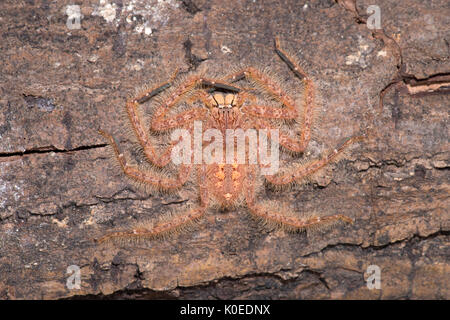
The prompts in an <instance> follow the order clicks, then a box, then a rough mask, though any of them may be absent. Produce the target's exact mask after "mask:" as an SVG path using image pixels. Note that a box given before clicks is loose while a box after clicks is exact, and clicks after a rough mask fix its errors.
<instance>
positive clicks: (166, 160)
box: [100, 41, 361, 242]
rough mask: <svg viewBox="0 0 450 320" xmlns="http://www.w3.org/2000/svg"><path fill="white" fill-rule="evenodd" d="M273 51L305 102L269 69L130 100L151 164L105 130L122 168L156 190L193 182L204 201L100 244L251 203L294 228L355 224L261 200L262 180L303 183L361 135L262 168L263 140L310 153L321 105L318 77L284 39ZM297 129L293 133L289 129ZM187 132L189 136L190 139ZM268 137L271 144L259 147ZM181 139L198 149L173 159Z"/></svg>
mask: <svg viewBox="0 0 450 320" xmlns="http://www.w3.org/2000/svg"><path fill="white" fill-rule="evenodd" d="M275 51H276V53H277V54H278V55H279V57H280V58H281V59H282V60H283V61H284V62H285V63H286V64H287V66H288V67H289V68H290V69H291V70H292V71H293V73H294V74H295V76H296V77H297V78H298V79H299V80H300V81H301V82H302V85H303V99H302V101H301V103H300V104H297V103H296V101H295V100H294V99H293V98H291V97H290V96H289V95H288V94H287V93H286V92H285V91H284V90H283V89H282V88H281V86H280V85H279V84H278V83H277V82H276V81H274V80H273V79H272V78H271V77H269V76H268V75H267V74H266V73H265V72H262V71H260V70H258V69H256V68H253V67H249V68H245V69H243V70H240V71H238V72H235V73H233V74H231V75H230V76H226V77H221V78H220V79H208V78H206V77H204V76H200V75H191V76H189V77H187V78H186V79H184V80H182V81H179V82H178V83H175V82H174V81H173V80H174V78H175V76H174V77H173V78H172V79H171V80H170V81H168V82H167V83H163V84H160V85H158V86H156V87H154V88H152V89H150V90H145V91H144V92H143V93H141V94H139V95H138V97H136V98H133V99H130V100H129V101H128V102H127V103H126V112H127V117H128V119H129V122H130V124H131V128H132V131H133V132H134V134H135V136H136V138H137V140H138V143H139V146H140V148H141V149H142V150H143V153H144V154H145V157H146V161H147V162H148V163H149V164H150V165H151V166H149V167H146V168H143V167H140V166H138V165H130V164H129V163H127V161H126V160H125V158H124V155H123V154H122V153H121V152H120V150H119V148H118V145H117V143H116V142H115V140H114V138H113V137H112V136H111V135H109V134H107V133H105V132H103V131H101V133H102V134H103V135H104V136H105V137H106V139H108V141H109V143H110V145H111V146H112V148H113V150H114V154H115V158H116V159H117V161H118V163H119V164H120V167H121V169H122V171H123V172H124V173H125V175H126V176H128V177H129V178H131V179H132V180H133V181H135V182H137V183H138V184H139V185H141V186H144V187H147V188H150V189H152V190H154V189H156V190H164V191H171V190H177V189H179V188H182V187H183V185H185V184H186V182H187V181H190V180H192V179H194V180H195V181H194V182H195V184H197V186H198V201H199V204H198V206H196V207H193V208H190V209H189V210H187V211H186V212H179V213H177V214H175V215H171V216H170V217H166V218H164V219H161V220H159V221H155V222H150V223H144V224H141V225H139V226H136V227H135V228H133V229H132V230H130V231H115V232H111V233H109V234H107V235H105V236H103V237H102V238H100V242H102V241H106V240H108V239H153V238H158V237H160V236H164V235H167V234H170V233H172V232H174V231H179V230H181V229H184V227H186V226H187V225H189V224H192V223H193V222H195V221H198V220H199V219H200V218H201V217H202V216H203V215H204V214H205V213H206V212H207V209H208V208H210V207H220V208H232V207H236V206H239V205H245V206H246V207H247V208H248V210H249V212H250V213H251V214H252V216H254V217H255V218H257V219H259V220H261V221H262V222H264V223H265V224H269V225H274V226H280V227H283V228H284V229H286V230H289V231H303V230H307V229H308V230H309V229H316V228H320V227H323V226H330V225H333V224H335V223H337V222H352V220H351V219H350V218H348V217H347V216H345V215H343V214H341V213H336V214H331V215H330V214H328V215H326V214H325V215H323V214H320V213H303V214H301V215H299V214H297V213H295V212H292V211H291V210H290V209H289V207H288V206H287V205H282V204H278V203H277V202H275V201H269V200H260V199H259V198H258V197H257V195H258V191H259V189H260V187H261V186H262V185H263V182H264V181H265V182H266V183H268V184H271V185H273V186H275V187H280V186H284V185H289V184H292V183H295V182H299V181H302V180H305V179H307V178H308V177H310V176H311V175H313V174H315V173H317V172H318V171H319V170H320V169H322V168H323V167H324V166H325V165H327V164H328V163H330V162H332V161H335V160H336V159H337V158H338V156H339V155H341V154H343V152H344V151H345V149H346V148H347V147H348V146H350V145H351V144H353V143H355V142H356V141H359V140H360V139H361V137H352V138H349V139H347V140H346V141H345V142H344V143H343V144H341V145H340V146H339V147H337V148H335V149H333V150H330V151H329V152H328V153H326V154H325V155H324V156H323V157H321V158H319V159H316V160H312V161H309V162H304V161H298V160H297V159H295V158H293V159H292V163H291V165H290V167H289V168H288V169H282V170H280V171H278V172H271V173H267V171H265V170H264V169H267V167H268V166H270V163H267V162H264V161H263V155H264V153H263V152H261V150H262V151H264V148H266V149H267V141H265V140H264V139H268V140H270V141H271V142H272V149H271V156H272V157H273V156H274V154H276V155H278V151H281V152H284V153H287V154H291V155H300V154H302V153H304V151H305V149H306V147H307V146H308V143H309V141H310V138H311V128H312V125H313V118H314V117H313V114H314V110H315V109H316V105H315V100H314V97H315V94H314V83H313V81H312V80H311V79H310V78H309V77H308V76H307V74H306V73H305V72H304V71H303V69H302V68H301V67H300V65H299V63H297V62H296V61H295V59H293V58H292V57H291V56H290V55H289V54H288V53H286V52H285V51H284V50H283V49H282V48H281V47H280V44H279V42H278V41H276V50H275ZM242 81H243V82H245V83H246V85H247V86H246V87H244V86H240V82H242ZM248 86H250V87H248ZM169 88H170V89H169ZM166 89H168V91H166ZM163 91H166V93H165V95H164V94H162V92H163ZM255 92H256V93H255ZM257 92H264V95H263V96H265V97H267V96H270V99H269V100H270V101H269V102H266V103H261V102H259V100H258V99H257V98H256V94H257ZM161 95H164V96H163V97H160V100H159V102H158V105H157V106H156V108H155V109H154V112H153V114H152V118H151V121H150V123H149V128H147V126H146V125H145V124H144V123H143V121H142V119H141V116H140V113H139V106H140V105H141V104H144V103H146V102H147V101H149V100H150V99H151V98H153V97H155V96H161ZM287 122H289V123H290V125H289V126H284V125H283V123H287ZM292 124H294V125H292ZM292 128H294V129H293V130H294V132H293V133H294V134H292V133H291V132H289V130H292ZM176 129H179V130H184V131H183V133H184V136H180V137H179V139H175V140H171V141H170V142H168V143H167V144H166V145H165V146H164V147H159V148H157V147H156V146H155V145H156V144H154V143H153V140H154V139H155V137H161V136H162V134H166V136H168V135H170V134H171V133H173V131H174V130H176ZM252 130H253V131H252ZM256 131H258V132H256ZM243 133H244V135H243V140H241V142H242V141H243V143H241V145H239V142H237V141H235V138H236V139H239V138H238V137H239V134H241V138H242V134H243ZM263 133H264V134H263ZM233 134H234V136H233ZM258 134H259V135H258ZM297 134H298V135H297ZM192 135H193V136H194V137H196V136H199V135H200V137H201V139H200V147H199V146H198V141H197V142H196V141H193V142H191V141H190V137H191V136H192ZM229 135H230V136H231V137H232V142H231V143H230V144H229V145H228V147H229V146H230V145H231V149H233V150H232V152H231V153H230V154H231V156H229V148H227V147H226V146H227V144H226V143H223V142H224V140H225V138H224V137H226V138H229ZM187 136H189V138H186V137H187ZM255 137H257V138H255ZM255 139H256V140H255ZM227 141H228V140H227ZM252 141H253V143H252ZM255 141H256V142H255ZM264 141H265V142H264ZM274 141H275V142H276V144H275V149H274V148H273V146H274V144H273V142H274ZM205 142H206V143H205ZM219 142H221V143H222V144H220V143H219ZM263 142H264V143H265V145H264V146H263V147H261V145H262V144H263ZM182 143H187V145H185V147H187V149H189V148H190V147H191V146H193V149H194V151H193V152H188V153H186V150H184V154H185V155H186V154H188V156H187V161H178V162H175V161H173V160H174V159H173V157H174V154H176V153H174V151H175V150H176V148H178V147H179V146H180V145H181V144H182ZM239 146H240V147H241V149H242V146H244V149H243V150H244V151H242V150H241V151H242V152H241V156H242V157H241V158H239V150H238V149H239ZM196 148H197V149H196ZM235 148H236V150H235ZM196 151H197V152H196ZM206 151H208V152H209V153H208V152H206ZM234 151H236V152H234ZM266 151H267V150H266ZM274 151H276V152H274ZM205 155H206V157H205ZM211 159H213V160H211ZM251 159H254V161H251ZM255 159H256V160H255ZM171 160H172V162H174V163H176V164H177V165H176V166H175V168H176V172H175V174H174V176H168V175H167V174H164V173H163V172H164V171H161V170H159V169H160V168H166V167H169V164H170V162H171ZM185 160H186V159H185ZM276 160H277V159H276ZM277 165H278V164H277ZM172 167H173V166H172ZM194 173H195V174H194Z"/></svg>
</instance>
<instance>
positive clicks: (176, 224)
mask: <svg viewBox="0 0 450 320" xmlns="http://www.w3.org/2000/svg"><path fill="white" fill-rule="evenodd" d="M205 211H206V207H199V208H196V209H190V210H189V211H188V213H186V212H184V213H182V214H173V213H170V214H165V215H164V216H163V217H162V218H159V219H158V220H157V221H146V222H142V223H137V224H136V225H135V226H134V227H133V228H132V229H131V230H129V231H116V232H111V233H108V234H106V235H104V236H102V237H101V238H99V239H94V240H95V242H96V243H98V244H102V243H109V242H113V243H118V244H136V243H141V242H145V241H148V240H155V239H166V238H169V237H171V236H173V235H175V234H178V233H180V232H186V231H188V230H190V229H191V228H192V227H193V226H195V224H196V223H198V221H199V220H200V218H201V217H202V216H203V214H204V213H205Z"/></svg>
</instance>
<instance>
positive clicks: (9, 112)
mask: <svg viewBox="0 0 450 320" xmlns="http://www.w3.org/2000/svg"><path fill="white" fill-rule="evenodd" d="M373 2H376V3H375V4H376V5H378V6H379V7H380V9H381V27H382V30H370V29H368V27H367V25H366V23H365V21H366V18H367V14H366V9H367V7H368V6H369V5H371V4H374V3H373ZM69 4H74V3H72V1H58V2H51V1H44V0H42V1H38V0H36V1H19V2H17V1H2V2H1V4H0V9H1V10H0V25H1V31H0V37H1V41H0V48H1V49H0V55H1V60H0V65H1V74H0V90H1V97H0V298H1V299H15V298H19V299H23V298H31V299H38V298H45V299H58V298H69V297H90V298H104V297H107V298H244V299H247V298H248V299H250V298H252V299H253V298H262V299H278V298H288V299H303V298H306V299H330V298H331V299H335V298H336V299H349V298H350V299H351V298H357V299H359V298H368V299H379V298H381V299H417V298H428V299H449V298H450V281H449V280H450V279H449V274H450V265H449V254H450V252H449V230H450V223H449V179H448V178H449V171H448V169H449V143H448V137H449V128H448V117H449V114H448V112H449V96H448V90H449V86H450V59H449V50H450V49H449V42H450V34H449V29H448V26H449V25H450V21H449V17H450V8H449V3H448V1H447V0H436V1H422V0H405V1H385V0H377V1H369V0H367V1H357V3H356V4H355V3H354V1H351V0H342V1H339V2H335V1H331V0H315V1H295V0H292V1H288V0H283V1H260V0H257V1H255V0H253V1H252V0H232V1H220V0H214V1H206V0H194V1H190V0H189V1H184V0H183V1H176V0H168V1H159V0H135V1H128V0H107V1H83V3H82V4H81V2H80V8H81V14H82V18H81V28H80V29H73V30H70V29H68V27H67V25H66V21H67V18H68V16H67V14H66V13H67V12H66V6H67V5H69ZM275 36H280V37H281V38H282V39H283V40H284V41H285V43H286V45H287V46H288V47H289V49H290V50H291V51H292V52H295V53H296V54H297V55H298V56H299V58H300V59H301V60H302V61H304V62H305V65H306V66H307V70H308V72H309V73H310V74H311V75H312V76H313V77H314V78H315V79H316V80H317V88H318V90H319V91H320V94H321V97H322V101H323V103H322V106H321V111H322V121H321V123H320V126H319V127H318V130H317V137H316V138H315V142H313V144H312V145H313V146H314V145H315V146H324V145H325V146H335V145H337V144H338V143H339V141H340V140H341V139H343V138H345V137H348V136H350V135H352V134H354V133H355V132H358V131H360V130H364V129H365V128H367V127H369V128H373V133H372V138H371V139H370V140H369V141H367V142H366V143H364V144H361V145H359V146H358V147H356V148H353V149H352V152H351V154H350V155H349V156H348V157H346V158H345V159H344V160H343V161H341V162H339V163H337V164H333V165H331V166H330V167H329V169H328V171H326V173H324V174H323V175H322V176H320V177H318V178H317V179H316V180H315V181H313V183H312V184H308V185H304V186H301V187H297V188H295V189H292V190H290V191H285V192H283V193H273V192H271V191H265V192H266V193H267V196H268V197H272V198H274V199H280V200H287V201H289V202H291V203H293V204H294V205H295V207H296V209H297V210H298V211H299V212H308V211H311V210H315V211H320V212H327V213H328V212H329V213H330V214H334V213H344V214H346V215H348V216H350V217H352V218H353V219H354V220H355V223H354V224H353V225H350V226H341V227H338V228H335V229H333V230H332V231H331V232H327V233H315V234H311V235H308V236H306V235H305V234H286V233H284V232H282V231H267V230H263V229H261V228H259V227H258V225H257V224H256V223H255V222H254V221H253V220H252V219H250V218H249V216H248V214H247V211H246V209H244V208H243V209H239V210H236V211H231V212H225V213H220V212H211V213H209V214H208V215H207V218H206V219H205V220H204V221H203V222H202V223H200V225H199V226H198V228H196V229H195V230H194V231H192V232H190V233H187V234H181V235H178V236H176V237H174V238H172V239H169V240H165V241H155V242H151V243H148V244H146V245H139V246H132V245H130V246H122V247H117V246H114V245H106V246H101V247H99V246H97V245H96V244H94V243H92V242H91V241H90V239H92V238H93V237H97V236H100V235H102V234H104V233H105V232H108V231H109V230H111V229H113V228H117V227H126V226H127V225H129V224H130V223H131V222H132V221H135V220H140V219H144V218H147V217H155V216H158V215H160V214H162V213H163V212H165V211H167V210H169V209H171V210H177V209H179V208H181V207H182V206H183V205H185V204H186V202H189V201H190V199H188V198H187V197H186V195H184V193H183V192H181V193H180V195H179V196H175V195H174V196H163V195H147V194H144V193H142V192H139V191H137V190H135V189H134V188H133V187H132V185H130V184H129V182H128V181H127V180H126V179H124V177H123V175H122V174H121V173H120V172H118V171H117V170H116V169H114V168H113V167H112V166H111V164H110V162H109V161H108V159H107V158H108V157H107V155H106V150H105V149H106V148H105V143H104V140H103V139H102V137H101V136H99V134H98V133H97V130H98V129H99V128H102V129H105V130H107V131H109V132H112V133H114V134H115V135H116V136H117V137H118V138H119V141H120V142H121V144H122V145H123V146H124V148H125V147H126V145H127V139H126V136H125V135H123V134H122V133H121V128H122V127H123V126H124V125H125V123H124V121H123V120H122V119H121V117H120V113H121V108H123V105H124V102H125V100H126V98H127V96H129V95H130V94H132V93H133V92H134V90H135V88H136V87H140V86H142V85H143V84H145V83H148V82H149V81H154V80H155V79H166V78H167V77H169V76H170V74H171V73H172V72H173V70H174V69H175V68H176V67H181V68H182V71H183V72H186V71H194V70H196V69H199V70H200V69H204V70H209V71H211V70H213V71H214V70H228V69H230V68H233V67H235V66H236V65H238V64H239V63H245V64H248V65H255V66H268V67H270V68H271V69H272V70H273V71H274V72H276V73H278V74H279V75H280V76H281V77H282V78H283V79H284V78H286V79H287V78H289V77H291V75H290V73H289V71H288V69H287V68H286V66H285V65H283V64H282V63H281V62H280V61H279V59H278V58H277V57H276V55H275V54H274V50H273V39H274V37H275ZM380 100H382V102H383V103H382V105H381V104H380ZM70 265H78V266H79V267H80V268H81V289H80V290H75V289H73V290H69V289H68V288H67V287H66V280H67V278H68V277H69V274H66V270H67V267H68V266H70ZM369 265H377V266H379V267H380V269H381V289H379V290H378V289H374V290H369V289H368V288H367V286H366V281H365V278H367V276H368V275H367V274H366V275H365V273H366V270H367V267H368V266H369Z"/></svg>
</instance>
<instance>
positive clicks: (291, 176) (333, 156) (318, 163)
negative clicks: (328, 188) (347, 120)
mask: <svg viewBox="0 0 450 320" xmlns="http://www.w3.org/2000/svg"><path fill="white" fill-rule="evenodd" d="M363 139H364V137H362V136H355V137H351V138H349V139H347V140H346V141H345V142H344V143H343V144H341V145H340V146H339V147H338V148H336V149H334V150H333V151H332V152H330V153H329V154H327V155H326V156H325V157H323V158H321V159H317V160H313V161H311V162H309V163H306V164H297V165H295V166H294V169H293V170H291V171H290V172H288V173H284V174H279V175H265V176H264V177H265V179H266V180H267V181H268V182H270V183H271V184H273V185H275V186H280V185H286V184H289V183H292V182H294V181H300V180H302V179H305V178H307V177H308V176H311V175H312V174H314V173H316V172H317V171H319V170H320V169H322V168H323V167H324V166H326V165H327V164H329V163H330V162H332V161H335V160H337V159H338V157H339V155H341V154H342V153H343V152H344V151H345V150H346V149H347V148H348V147H349V146H351V145H352V144H354V143H356V142H359V141H361V140H363Z"/></svg>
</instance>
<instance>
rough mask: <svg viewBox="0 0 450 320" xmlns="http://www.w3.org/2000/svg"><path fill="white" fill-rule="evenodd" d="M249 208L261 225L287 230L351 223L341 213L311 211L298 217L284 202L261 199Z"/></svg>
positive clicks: (306, 229)
mask: <svg viewBox="0 0 450 320" xmlns="http://www.w3.org/2000/svg"><path fill="white" fill-rule="evenodd" d="M249 209H250V213H251V214H252V216H253V217H254V218H256V219H257V220H258V221H259V222H260V223H261V224H262V225H263V226H267V227H269V228H281V229H283V230H285V231H288V232H303V231H317V230H326V229H329V228H332V227H334V226H336V225H338V224H339V223H353V220H352V219H350V218H349V217H347V216H345V215H342V214H336V215H329V216H319V215H317V214H314V213H313V214H307V215H303V216H301V217H300V216H298V214H296V213H294V212H293V211H292V210H291V209H290V208H289V206H287V205H286V204H278V203H276V202H274V201H263V202H261V203H259V204H258V205H255V204H253V203H252V204H251V205H249Z"/></svg>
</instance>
